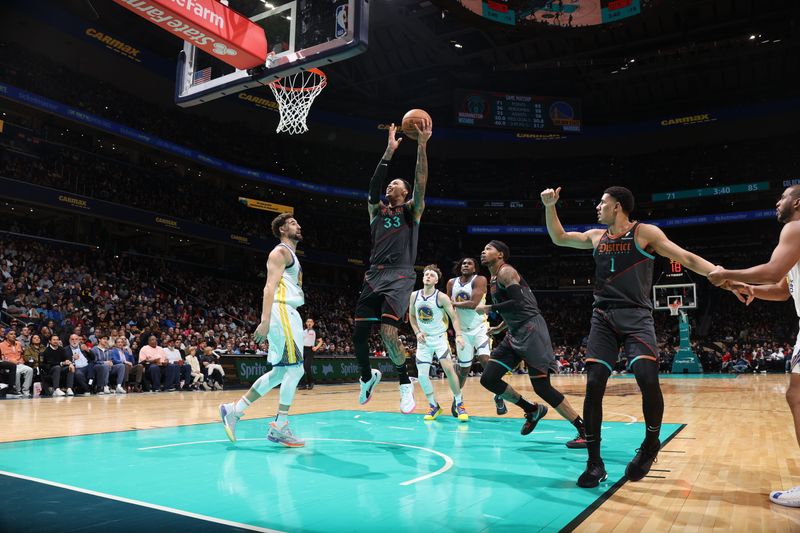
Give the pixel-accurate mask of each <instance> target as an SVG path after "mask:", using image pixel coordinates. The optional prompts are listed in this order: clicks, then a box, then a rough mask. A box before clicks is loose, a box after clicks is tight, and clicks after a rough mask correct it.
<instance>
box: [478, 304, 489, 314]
mask: <svg viewBox="0 0 800 533" xmlns="http://www.w3.org/2000/svg"><path fill="white" fill-rule="evenodd" d="M491 310H492V306H491V305H487V304H480V305H476V306H475V312H476V313H478V314H480V315H486V314H488V313H489V311H491Z"/></svg>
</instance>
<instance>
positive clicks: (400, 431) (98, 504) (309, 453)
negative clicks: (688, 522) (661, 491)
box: [0, 411, 683, 532]
mask: <svg viewBox="0 0 800 533" xmlns="http://www.w3.org/2000/svg"><path fill="white" fill-rule="evenodd" d="M268 422H269V419H244V420H242V421H241V422H240V423H239V424H238V426H237V436H238V438H239V440H238V442H236V443H235V444H234V443H231V442H229V441H228V439H227V437H226V436H225V432H224V430H223V429H222V426H221V424H216V423H215V424H197V425H191V426H181V427H173V428H162V429H151V430H137V431H123V432H114V433H103V434H94V435H83V436H75V437H62V438H51V439H41V440H31V441H21V442H12V443H5V444H2V445H0V470H2V474H3V475H2V476H0V486H1V487H2V490H3V492H4V494H14V495H16V496H17V497H16V498H12V499H11V500H7V503H11V504H12V505H10V506H9V508H8V509H7V510H5V511H2V513H3V514H6V513H8V516H10V515H11V513H12V511H11V509H12V508H14V509H19V510H20V511H22V510H23V509H25V506H26V505H30V502H29V500H31V497H33V496H36V497H38V498H40V500H39V501H44V502H47V501H50V502H51V503H52V502H61V503H66V507H63V512H64V513H66V514H64V515H63V517H62V518H59V516H58V515H55V516H52V517H51V518H52V519H53V520H54V522H53V524H57V527H56V530H58V531H125V530H126V529H124V528H123V529H120V528H119V524H115V521H120V517H125V519H126V520H128V521H133V522H135V523H137V524H139V526H138V529H141V527H146V524H148V523H151V524H158V529H161V528H162V527H165V526H164V524H165V523H169V521H171V520H172V521H174V520H177V522H176V523H175V527H179V528H183V529H184V530H186V529H191V530H192V531H197V530H204V531H234V530H237V529H241V530H255V531H305V532H323V531H324V532H340V531H341V532H344V531H348V532H352V531H364V532H367V531H370V532H373V531H383V532H391V531H401V530H402V531H413V530H418V529H420V528H424V529H425V530H432V531H433V530H447V531H528V532H530V531H560V530H569V529H572V528H573V527H575V526H576V525H577V524H579V523H580V522H581V521H583V519H585V518H586V517H587V516H588V515H589V514H590V513H591V512H592V511H593V510H594V509H596V508H597V507H598V506H599V505H601V504H602V502H603V501H604V500H605V499H606V498H608V497H609V496H610V495H611V494H612V493H613V492H614V491H615V490H616V489H617V488H619V486H621V484H622V483H624V479H623V474H624V470H625V465H626V464H627V462H628V461H629V460H630V459H631V458H632V456H633V454H634V451H635V449H636V448H637V447H638V446H639V444H640V442H641V440H642V438H643V435H644V428H643V424H642V423H636V422H633V421H632V422H605V423H604V424H603V431H604V433H603V448H604V452H603V456H604V460H605V463H606V468H607V470H608V474H609V479H608V481H606V482H604V483H602V484H601V485H600V487H598V488H597V489H589V490H587V489H580V488H578V487H577V486H576V485H575V480H576V479H577V478H578V476H579V475H580V473H581V472H582V471H583V469H584V467H585V463H586V451H585V450H570V449H568V448H566V447H565V446H564V442H566V441H567V440H569V439H571V438H572V437H574V435H575V430H574V428H573V427H572V425H571V424H569V423H568V422H566V421H563V420H543V421H542V422H540V423H539V425H538V426H537V428H536V430H535V431H534V432H533V433H532V434H531V435H528V436H526V437H523V436H522V435H520V434H519V429H520V427H521V425H522V419H521V418H473V419H471V420H470V421H469V422H468V423H459V422H458V421H457V420H455V419H454V418H452V417H450V416H445V415H442V416H441V417H440V418H439V419H437V420H436V421H433V422H424V421H423V420H422V416H420V415H412V416H404V415H401V414H394V413H383V412H366V411H331V412H322V413H314V414H306V415H295V416H292V418H291V424H292V426H293V429H294V431H295V433H296V434H298V435H299V436H301V437H303V438H305V439H306V440H307V443H306V447H304V448H284V447H281V446H279V445H276V444H273V443H271V442H269V441H267V440H266V438H264V435H265V432H266V426H267V423H268ZM682 427H683V426H682V425H679V424H664V426H663V429H662V439H663V440H664V441H667V440H669V439H671V438H672V437H674V436H675V435H676V434H677V433H678V431H680V430H681V429H682ZM655 467H656V468H654V469H653V470H652V471H651V474H650V477H665V476H666V475H667V474H666V472H665V471H664V470H660V469H659V468H658V465H655ZM642 483H648V481H647V479H645V480H644V481H642ZM21 494H24V495H25V497H24V498H20V497H18V496H20V495H21ZM42 498H43V500H42ZM26 501H27V502H28V503H26ZM15 502H16V503H15ZM17 504H18V505H19V506H21V507H17ZM52 506H53V509H54V510H57V509H58V506H57V505H56V503H53V504H52ZM76 507H77V508H80V509H86V513H88V516H91V520H90V521H87V522H84V523H70V521H69V520H67V519H66V517H68V516H70V512H72V513H74V512H75V508H76ZM20 514H21V515H22V514H23V513H22V512H20ZM24 515H25V516H27V517H28V526H26V531H47V530H52V529H47V528H46V527H42V524H39V523H38V519H37V520H34V522H35V523H33V524H30V514H29V512H28V511H25V512H24ZM156 515H157V516H156ZM8 516H7V518H8ZM150 520H152V522H150ZM156 520H157V521H156ZM181 520H183V522H181ZM165 521H166V522H165ZM3 522H4V523H6V524H8V523H13V522H9V521H7V520H4V521H3ZM120 523H125V522H120ZM40 527H41V528H40Z"/></svg>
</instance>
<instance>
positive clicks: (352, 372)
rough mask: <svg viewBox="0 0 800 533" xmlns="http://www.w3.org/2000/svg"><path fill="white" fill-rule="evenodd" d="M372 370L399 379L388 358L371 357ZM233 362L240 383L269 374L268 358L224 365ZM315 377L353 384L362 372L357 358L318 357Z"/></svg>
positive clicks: (237, 359) (247, 358) (243, 359)
mask: <svg viewBox="0 0 800 533" xmlns="http://www.w3.org/2000/svg"><path fill="white" fill-rule="evenodd" d="M370 360H371V362H372V368H377V369H378V370H380V371H381V373H382V374H383V376H384V378H387V377H389V378H393V377H397V370H396V369H395V367H394V364H393V363H392V361H391V359H389V358H388V357H371V358H370ZM229 361H231V362H232V363H233V367H234V368H235V369H236V377H237V379H238V380H239V383H242V384H250V383H253V382H254V381H255V380H257V379H258V378H260V377H261V376H262V375H264V374H265V373H266V372H267V368H268V367H267V365H266V363H267V358H266V357H255V356H253V357H250V356H241V355H240V356H226V357H223V364H225V363H227V362H229ZM313 366H314V377H315V380H316V381H317V383H351V382H355V381H357V380H358V378H359V376H360V375H361V371H360V370H359V367H358V362H357V361H356V359H355V357H316V358H315V359H314V365H313Z"/></svg>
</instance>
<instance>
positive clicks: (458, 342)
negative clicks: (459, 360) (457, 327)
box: [456, 335, 464, 350]
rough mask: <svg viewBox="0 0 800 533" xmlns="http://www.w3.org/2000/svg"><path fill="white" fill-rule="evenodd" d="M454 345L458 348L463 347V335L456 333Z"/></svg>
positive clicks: (461, 348)
mask: <svg viewBox="0 0 800 533" xmlns="http://www.w3.org/2000/svg"><path fill="white" fill-rule="evenodd" d="M456 346H458V349H459V350H463V349H464V336H463V335H456Z"/></svg>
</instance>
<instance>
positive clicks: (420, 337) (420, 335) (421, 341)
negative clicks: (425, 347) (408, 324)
mask: <svg viewBox="0 0 800 533" xmlns="http://www.w3.org/2000/svg"><path fill="white" fill-rule="evenodd" d="M417 343H418V344H425V334H424V333H423V332H421V331H418V332H417Z"/></svg>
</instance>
